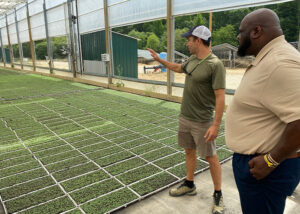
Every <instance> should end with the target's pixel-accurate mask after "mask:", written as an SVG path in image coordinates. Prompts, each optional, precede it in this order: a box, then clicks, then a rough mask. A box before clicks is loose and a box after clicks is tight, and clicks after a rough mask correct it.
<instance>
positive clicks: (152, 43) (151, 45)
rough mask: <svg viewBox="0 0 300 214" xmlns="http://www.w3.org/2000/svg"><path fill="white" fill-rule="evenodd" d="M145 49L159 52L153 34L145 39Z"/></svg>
mask: <svg viewBox="0 0 300 214" xmlns="http://www.w3.org/2000/svg"><path fill="white" fill-rule="evenodd" d="M147 48H151V49H153V50H155V51H159V50H160V42H159V38H158V37H157V36H156V35H155V34H154V33H152V34H151V35H150V36H149V37H148V39H147Z"/></svg>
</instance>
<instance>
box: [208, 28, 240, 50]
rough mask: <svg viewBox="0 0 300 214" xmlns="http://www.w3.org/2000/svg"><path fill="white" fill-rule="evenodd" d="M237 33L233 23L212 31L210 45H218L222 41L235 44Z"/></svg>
mask: <svg viewBox="0 0 300 214" xmlns="http://www.w3.org/2000/svg"><path fill="white" fill-rule="evenodd" d="M236 36H237V34H236V31H235V29H234V27H233V25H226V26H225V27H221V28H220V29H218V30H216V31H214V32H213V36H212V45H213V46H214V45H219V44H222V43H229V44H231V45H233V46H237V38H236Z"/></svg>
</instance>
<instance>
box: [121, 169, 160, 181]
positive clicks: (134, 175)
mask: <svg viewBox="0 0 300 214" xmlns="http://www.w3.org/2000/svg"><path fill="white" fill-rule="evenodd" d="M160 171H161V170H160V169H159V168H157V167H155V166H153V165H151V164H148V165H146V166H143V167H140V168H137V169H134V170H131V171H129V172H126V173H124V174H121V175H118V176H117V178H118V179H119V180H120V181H121V182H122V183H124V184H126V185H128V184H131V183H133V182H135V181H138V180H140V179H143V178H146V177H149V176H150V175H153V174H155V173H158V172H160Z"/></svg>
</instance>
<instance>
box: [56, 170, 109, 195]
mask: <svg viewBox="0 0 300 214" xmlns="http://www.w3.org/2000/svg"><path fill="white" fill-rule="evenodd" d="M106 178H109V176H108V174H106V173H105V172H104V171H103V170H101V169H100V170H98V171H96V172H92V173H89V174H86V175H82V176H80V177H77V178H73V179H71V180H67V181H65V182H63V183H62V184H61V185H62V186H63V187H64V189H65V190H66V191H68V192H71V191H73V190H75V189H79V188H82V187H84V186H87V185H89V184H92V183H95V182H98V181H101V180H103V179H106Z"/></svg>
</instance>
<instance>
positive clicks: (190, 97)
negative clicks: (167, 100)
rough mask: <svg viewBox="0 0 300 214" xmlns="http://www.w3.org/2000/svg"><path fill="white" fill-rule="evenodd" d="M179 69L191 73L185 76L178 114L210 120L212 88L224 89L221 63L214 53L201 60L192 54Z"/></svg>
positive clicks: (211, 114)
mask: <svg viewBox="0 0 300 214" xmlns="http://www.w3.org/2000/svg"><path fill="white" fill-rule="evenodd" d="M199 63H200V64H199ZM198 64H199V65H198ZM197 65H198V66H197ZM196 66H197V67H196ZM194 68H196V69H194ZM181 69H182V70H185V71H186V72H187V73H191V72H192V73H191V75H189V74H187V75H186V77H185V83H184V90H183V97H182V104H181V113H180V115H181V116H183V117H185V118H187V119H190V120H193V121H198V122H208V121H212V120H213V111H214V109H215V104H216V97H215V93H214V90H216V89H225V68H224V65H223V63H222V62H221V61H220V60H219V59H218V57H216V56H215V55H214V54H211V55H210V56H208V57H207V58H206V59H205V60H204V61H202V62H201V59H198V58H197V57H196V56H195V55H192V56H191V57H190V58H189V59H188V60H187V61H186V62H184V63H183V64H182V66H181Z"/></svg>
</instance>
